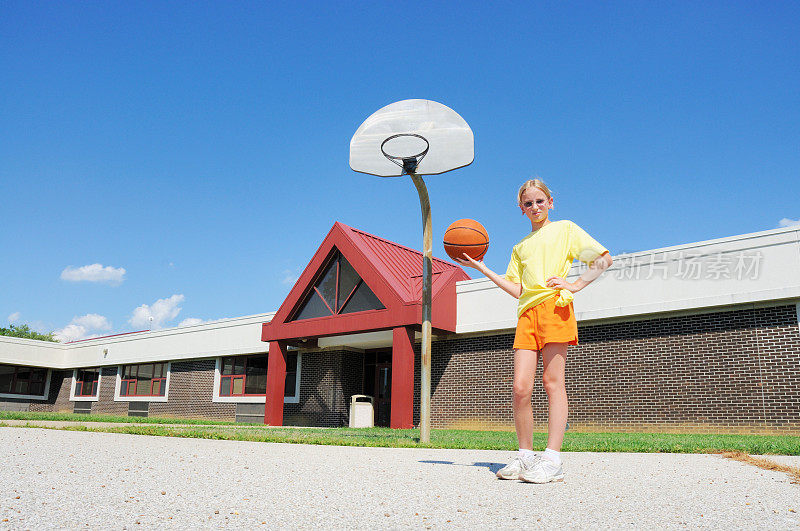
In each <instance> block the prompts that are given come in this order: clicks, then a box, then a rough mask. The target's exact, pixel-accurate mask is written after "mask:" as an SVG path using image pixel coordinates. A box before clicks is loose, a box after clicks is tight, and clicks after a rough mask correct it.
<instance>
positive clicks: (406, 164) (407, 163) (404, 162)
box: [381, 133, 431, 173]
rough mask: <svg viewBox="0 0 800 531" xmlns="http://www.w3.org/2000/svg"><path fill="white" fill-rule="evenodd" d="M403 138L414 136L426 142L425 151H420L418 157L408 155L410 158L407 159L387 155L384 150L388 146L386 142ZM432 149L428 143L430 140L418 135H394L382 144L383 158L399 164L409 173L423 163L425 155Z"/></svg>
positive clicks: (406, 157)
mask: <svg viewBox="0 0 800 531" xmlns="http://www.w3.org/2000/svg"><path fill="white" fill-rule="evenodd" d="M401 136H413V137H416V138H419V139H421V140H422V141H423V142H425V149H423V150H422V151H420V152H419V153H417V154H416V155H408V156H405V157H403V156H395V155H389V154H388V153H386V150H385V149H384V148H383V146H385V145H386V142H388V141H389V140H392V139H394V138H398V137H401ZM430 148H431V143H430V142H428V139H427V138H425V137H424V136H422V135H418V134H416V133H399V134H396V135H392V136H390V137H388V138H386V139H385V140H384V141H383V142H381V153H383V156H384V157H386V158H387V159H389V160H390V161H392V162H394V163H395V164H397V165H398V166H400V167H401V168H403V169H404V170H406V171H408V172H409V173H410V172H411V171H414V170H415V169H416V167H417V165H418V164H419V163H420V161H422V159H423V157H425V155H427V154H428V150H429V149H430Z"/></svg>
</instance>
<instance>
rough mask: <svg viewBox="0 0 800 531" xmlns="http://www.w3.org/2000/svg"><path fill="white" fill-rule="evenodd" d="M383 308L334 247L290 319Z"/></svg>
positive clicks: (300, 319) (301, 319)
mask: <svg viewBox="0 0 800 531" xmlns="http://www.w3.org/2000/svg"><path fill="white" fill-rule="evenodd" d="M385 308H386V307H385V306H384V305H383V303H382V302H381V301H380V299H378V297H377V296H376V295H375V293H374V292H373V291H372V289H370V287H369V285H368V284H367V282H366V281H364V279H363V278H361V276H359V274H358V273H357V272H356V270H355V268H353V266H352V265H350V262H348V261H347V259H346V258H345V257H344V255H343V254H342V253H341V252H339V250H338V249H336V247H334V251H333V252H332V253H331V256H330V257H329V258H328V260H327V262H326V265H325V267H324V268H323V269H322V271H321V273H320V274H319V275H317V280H316V282H314V284H313V286H312V289H309V290H306V295H305V297H304V298H303V299H301V301H300V304H299V305H298V306H297V308H296V309H295V310H294V312H292V313H291V314H290V315H289V319H288V320H289V321H303V320H305V319H315V318H317V317H328V316H332V315H343V314H348V313H355V312H358V311H368V310H383V309H385Z"/></svg>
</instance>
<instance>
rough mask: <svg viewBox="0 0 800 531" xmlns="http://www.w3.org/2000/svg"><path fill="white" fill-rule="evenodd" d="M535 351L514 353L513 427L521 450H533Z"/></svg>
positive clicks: (520, 350) (518, 350)
mask: <svg viewBox="0 0 800 531" xmlns="http://www.w3.org/2000/svg"><path fill="white" fill-rule="evenodd" d="M538 354H539V353H538V352H537V351H535V350H522V349H517V350H515V351H514V398H513V401H512V405H513V411H514V426H516V429H517V440H518V441H519V447H520V449H521V450H533V408H532V407H531V393H533V381H534V379H535V377H536V361H537V356H538Z"/></svg>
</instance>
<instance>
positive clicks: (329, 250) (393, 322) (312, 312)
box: [261, 222, 469, 428]
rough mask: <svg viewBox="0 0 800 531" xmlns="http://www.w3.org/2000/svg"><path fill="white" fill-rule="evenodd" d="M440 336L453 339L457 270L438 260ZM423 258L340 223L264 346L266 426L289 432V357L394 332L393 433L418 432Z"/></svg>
mask: <svg viewBox="0 0 800 531" xmlns="http://www.w3.org/2000/svg"><path fill="white" fill-rule="evenodd" d="M432 269H433V289H432V294H433V315H432V320H431V322H432V326H433V330H434V333H436V332H439V333H443V332H450V333H452V332H455V327H456V282H457V281H459V280H467V279H469V277H468V276H467V274H466V273H465V272H464V271H463V270H462V269H461V268H460V267H458V266H457V265H455V264H451V263H449V262H445V261H443V260H439V259H437V258H434V259H433V268H432ZM421 279H422V254H421V253H420V252H418V251H415V250H413V249H409V248H408V247H404V246H402V245H399V244H396V243H394V242H391V241H388V240H385V239H383V238H379V237H377V236H374V235H372V234H369V233H366V232H364V231H361V230H358V229H354V228H352V227H349V226H347V225H344V224H342V223H339V222H337V223H335V224H334V225H333V227H332V228H331V230H330V231H329V232H328V235H327V236H326V237H325V239H324V240H323V242H322V244H321V245H320V247H319V249H317V252H316V253H315V254H314V256H313V257H312V259H311V261H310V262H309V263H308V265H307V266H306V268H305V270H304V271H303V273H302V275H301V276H300V278H299V279H298V280H297V282H296V283H295V285H294V287H293V288H292V289H291V291H290V292H289V295H288V296H287V297H286V299H285V300H284V302H283V304H281V306H280V308H279V309H278V311H277V312H276V314H275V316H274V317H273V319H272V321H270V322H269V323H264V325H263V328H262V334H261V340H262V341H265V342H269V360H268V368H267V400H266V408H265V413H264V423H265V424H270V425H273V426H280V425H283V407H284V406H283V404H284V401H283V394H284V382H285V377H286V352H287V347H288V346H289V345H294V346H299V347H301V348H310V347H313V346H315V345H316V343H317V341H318V340H319V339H320V338H324V337H331V336H338V335H344V334H358V333H364V332H375V331H384V330H391V332H392V355H391V366H392V370H391V389H392V392H391V409H390V411H391V419H390V426H391V427H392V428H411V427H413V404H414V349H413V346H414V333H415V331H416V330H419V328H420V326H421V322H422V302H421V295H422V280H421Z"/></svg>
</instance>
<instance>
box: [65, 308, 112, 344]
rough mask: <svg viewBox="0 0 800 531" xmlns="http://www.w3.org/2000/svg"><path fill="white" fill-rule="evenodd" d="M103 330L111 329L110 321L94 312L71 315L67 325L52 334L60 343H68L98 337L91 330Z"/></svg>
mask: <svg viewBox="0 0 800 531" xmlns="http://www.w3.org/2000/svg"><path fill="white" fill-rule="evenodd" d="M105 330H111V323H109V322H108V319H106V318H105V317H104V316H102V315H98V314H96V313H87V314H86V315H82V316H80V317H73V318H72V321H70V323H69V324H68V325H67V326H65V327H64V328H61V329H59V330H56V331H55V332H53V335H54V336H55V338H56V339H58V340H59V341H61V342H62V343H68V342H70V341H78V340H81V339H91V338H93V337H98V336H99V334H95V333H92V332H93V331H105Z"/></svg>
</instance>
